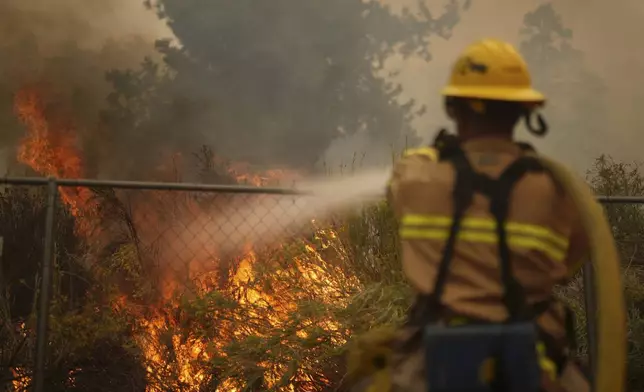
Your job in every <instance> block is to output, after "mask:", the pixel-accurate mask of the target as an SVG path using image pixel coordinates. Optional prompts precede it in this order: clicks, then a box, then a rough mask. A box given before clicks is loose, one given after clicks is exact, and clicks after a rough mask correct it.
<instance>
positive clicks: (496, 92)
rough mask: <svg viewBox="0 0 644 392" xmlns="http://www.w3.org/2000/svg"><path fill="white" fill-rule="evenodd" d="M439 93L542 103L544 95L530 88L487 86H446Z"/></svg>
mask: <svg viewBox="0 0 644 392" xmlns="http://www.w3.org/2000/svg"><path fill="white" fill-rule="evenodd" d="M441 94H442V95H444V96H446V97H457V98H474V99H490V100H494V101H509V102H529V103H544V102H545V101H546V97H545V96H544V95H543V94H542V93H540V92H539V91H537V90H534V89H531V88H519V89H517V88H507V87H489V86H467V87H457V86H447V87H445V88H444V89H443V90H442V91H441Z"/></svg>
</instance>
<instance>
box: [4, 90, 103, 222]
mask: <svg viewBox="0 0 644 392" xmlns="http://www.w3.org/2000/svg"><path fill="white" fill-rule="evenodd" d="M44 89H45V88H44V87H42V86H35V85H34V86H27V87H25V88H23V89H21V90H19V91H18V93H16V95H15V98H14V111H15V113H16V115H17V116H18V118H19V119H20V120H21V121H22V123H23V124H24V125H25V127H26V129H27V135H26V137H25V138H24V139H23V140H22V143H21V144H20V147H19V149H18V161H20V162H22V163H24V164H26V165H28V166H30V167H31V168H32V169H33V170H35V171H36V172H38V173H39V174H41V175H46V176H53V177H57V178H83V174H84V173H83V166H82V159H81V154H80V151H79V149H78V141H77V137H76V133H75V129H74V127H73V124H72V123H71V122H69V121H68V120H67V119H63V118H60V117H58V118H56V116H59V114H58V113H57V112H51V113H48V110H47V109H48V108H47V106H46V105H45V102H44V101H43V94H42V90H44ZM54 124H55V125H56V126H52V125H54ZM59 192H60V194H61V197H62V199H63V201H64V203H65V204H66V205H67V207H68V208H69V210H70V212H71V213H72V214H73V215H74V216H75V217H76V218H77V230H80V231H81V232H83V233H87V230H89V227H90V226H89V222H87V219H85V218H84V217H83V216H82V214H81V212H85V213H87V212H88V211H90V206H91V203H92V197H93V195H92V192H91V191H90V190H89V189H87V188H69V187H64V188H63V187H61V188H60V189H59Z"/></svg>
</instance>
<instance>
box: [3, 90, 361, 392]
mask: <svg viewBox="0 0 644 392" xmlns="http://www.w3.org/2000/svg"><path fill="white" fill-rule="evenodd" d="M45 96H46V93H45V92H44V90H43V89H42V88H41V87H38V86H27V87H25V88H23V89H22V90H20V91H19V92H18V93H17V94H16V96H15V112H16V114H17V116H18V117H19V118H20V120H21V121H22V123H23V124H24V125H25V127H26V130H27V135H26V137H25V138H24V139H23V141H22V144H21V146H20V148H19V151H18V159H19V160H20V161H21V162H23V163H25V164H27V165H29V166H30V167H31V168H32V169H33V170H34V171H36V172H37V173H39V174H41V175H47V176H55V177H61V178H82V177H83V175H84V174H85V173H84V172H83V159H82V155H81V152H80V150H79V147H78V140H77V134H76V131H75V129H74V126H73V124H72V122H71V121H69V120H68V119H61V118H60V113H59V112H56V108H53V109H52V111H51V112H50V111H49V109H50V108H48V107H47V105H46V104H45ZM63 120H64V121H63ZM166 166H167V167H169V166H172V165H166ZM227 169H228V171H229V174H231V175H232V176H234V177H235V178H236V179H237V181H238V182H239V183H243V184H252V185H256V186H266V185H275V184H276V183H278V182H280V180H286V181H287V182H288V181H294V179H295V178H296V175H294V174H293V173H292V172H289V171H286V170H277V169H276V170H270V171H263V172H256V173H253V172H251V171H249V166H248V165H245V164H242V163H236V164H231V165H229V166H228V168H227ZM60 194H61V198H62V200H63V202H64V204H65V205H66V207H67V208H68V209H69V210H70V211H71V212H72V214H74V216H75V217H77V224H78V233H79V235H81V236H83V235H84V236H87V235H88V228H89V227H90V226H92V225H96V223H97V221H96V220H94V221H92V220H91V219H95V218H96V217H95V216H94V215H92V213H91V212H92V211H93V210H94V209H95V205H94V204H93V203H95V201H94V200H95V198H94V195H93V194H92V192H91V191H90V190H89V189H87V188H62V189H61V190H60ZM164 203H165V204H167V203H171V204H172V205H173V210H177V211H188V212H190V214H192V215H193V216H197V215H199V214H203V213H204V211H200V208H201V207H199V205H198V203H195V202H194V200H192V199H190V198H188V197H185V196H182V195H179V194H178V193H175V194H168V193H165V194H164V193H163V192H154V193H149V194H147V196H146V200H145V203H141V204H140V205H138V208H139V211H140V216H141V217H142V218H141V219H140V220H139V221H136V220H135V222H134V223H135V224H136V225H137V230H138V231H139V233H140V234H141V235H143V236H145V235H146V233H156V232H155V231H154V230H152V229H154V228H155V227H156V226H162V225H163V223H162V221H163V217H162V216H161V215H159V214H158V212H157V213H156V215H155V211H154V210H153V209H150V208H149V206H150V205H154V204H158V205H165V204H164ZM177 206H179V207H180V208H179V207H177ZM206 212H207V213H210V212H211V211H206ZM91 217H94V218H91ZM135 218H136V216H135ZM320 233H321V234H323V235H324V236H326V237H330V238H332V237H334V235H335V233H334V232H332V231H320ZM103 235H108V234H107V233H103ZM189 246H190V249H183V253H184V254H186V255H187V256H186V257H187V258H193V259H194V260H190V261H191V262H194V263H193V264H191V265H196V268H191V270H190V279H192V280H193V281H197V282H198V287H199V291H200V292H199V293H197V295H203V294H206V293H208V292H210V291H212V290H213V289H214V288H215V286H216V283H215V282H216V281H217V278H218V277H217V272H216V271H215V270H213V269H211V268H208V267H204V264H205V262H207V261H208V260H203V258H202V259H197V257H196V256H194V255H197V254H199V255H202V256H203V255H204V254H207V255H208V256H207V257H208V258H210V259H211V260H210V262H216V261H219V260H213V259H218V258H220V257H223V255H219V254H217V247H218V244H212V243H204V242H203V241H202V242H196V243H193V244H191V245H189ZM206 248H207V249H206ZM168 249H169V248H168ZM204 250H205V251H206V252H205V253H204V252H203V251H204ZM174 251H175V252H178V251H179V250H177V249H175V250H174ZM321 254H322V253H321V252H320V249H316V247H315V246H313V245H311V244H309V245H307V246H306V251H305V257H306V258H307V259H309V261H313V262H305V261H304V260H295V264H296V265H297V267H296V269H298V271H297V273H298V274H299V275H298V276H300V277H301V279H300V284H301V285H303V286H307V285H308V286H310V287H309V289H310V291H311V292H313V293H314V294H315V295H316V296H318V298H323V299H324V298H327V299H328V301H329V302H333V301H336V302H337V301H338V297H339V296H338V295H337V293H334V290H335V291H337V290H338V288H337V284H334V283H333V282H332V281H331V278H330V277H329V276H328V275H329V272H328V271H326V270H325V269H324V268H322V267H316V266H315V265H316V263H318V264H319V265H325V260H324V259H323V257H322V256H321ZM165 256H167V257H168V258H173V257H176V256H177V255H176V254H169V255H163V254H162V255H159V257H161V258H164V257H165ZM256 261H257V254H256V251H255V250H254V249H253V244H246V251H245V252H243V253H242V255H241V257H239V258H238V260H237V262H236V263H235V269H234V271H233V273H232V275H231V278H230V279H229V280H228V284H227V286H226V287H224V288H223V289H222V288H221V287H220V288H219V289H220V290H222V291H223V292H224V293H227V295H228V296H230V298H235V299H236V300H237V301H238V303H239V304H241V305H249V306H250V307H248V308H246V309H247V310H248V309H252V310H251V311H252V312H255V313H258V314H256V315H255V316H256V317H257V318H258V319H262V320H264V322H263V325H264V327H263V328H264V330H260V328H259V327H255V326H253V325H240V324H236V323H235V318H233V319H232V320H231V321H230V325H226V324H225V323H222V324H221V325H220V329H221V331H220V332H219V335H220V336H222V339H223V340H225V339H236V338H238V337H240V336H253V335H257V336H260V335H262V334H263V333H265V329H266V328H276V329H279V328H281V327H282V326H283V322H284V320H285V319H287V318H288V315H289V312H292V311H293V310H294V309H295V308H296V305H295V301H296V300H297V298H292V297H289V296H282V295H279V296H276V295H271V294H268V293H265V292H262V290H261V289H258V288H256V287H250V288H249V286H248V284H247V283H248V282H249V281H252V280H253V279H254V278H255V276H254V272H253V265H254V264H255V263H256ZM99 262H100V261H99ZM213 264H216V263H213ZM168 265H169V264H168ZM161 272H162V273H161V275H162V276H163V277H164V284H163V286H162V289H161V291H162V293H161V294H162V295H161V303H158V304H155V307H154V308H152V309H150V311H146V312H140V311H139V310H135V307H133V306H132V307H131V306H129V303H130V302H131V299H130V298H129V297H128V295H127V294H125V293H124V294H123V295H120V296H118V299H117V300H115V302H114V303H113V304H112V306H113V308H114V309H117V310H118V311H124V312H129V313H130V314H132V315H134V316H136V317H137V320H138V321H137V324H138V326H137V330H138V331H141V332H140V333H139V336H137V341H138V344H139V346H140V348H141V350H142V352H143V354H144V356H145V359H146V361H147V371H148V373H149V384H148V387H147V390H148V391H149V392H156V391H161V388H158V387H156V386H155V383H154V379H155V377H156V376H157V374H156V373H157V372H158V371H159V369H166V370H167V369H172V370H173V371H174V372H176V373H178V374H180V377H179V381H180V383H181V390H184V391H195V392H196V391H200V390H203V387H204V385H203V383H204V382H205V380H206V379H207V374H206V369H205V368H204V367H203V366H199V365H198V364H197V363H198V362H199V361H208V360H209V358H210V356H211V355H212V350H213V347H214V349H221V348H222V347H223V346H224V345H225V344H226V343H227V342H226V341H215V342H211V341H207V340H206V339H204V338H202V337H199V336H196V335H193V334H191V333H187V336H188V337H187V338H186V337H185V332H186V331H183V332H184V333H183V334H182V335H184V336H181V335H180V334H175V335H173V336H172V338H171V342H170V343H171V345H172V348H173V351H174V353H175V358H174V360H173V361H172V363H168V361H167V359H166V358H165V357H164V355H163V354H162V350H161V349H160V347H162V346H163V345H162V344H161V340H162V339H163V336H162V335H163V334H164V332H165V331H167V330H172V329H173V328H177V327H178V326H179V321H178V320H176V319H174V318H173V311H172V310H173V309H177V308H178V307H179V303H178V301H177V300H176V296H175V295H174V293H175V292H176V290H177V289H178V288H179V287H180V286H181V284H182V283H181V281H180V280H179V279H178V278H177V276H176V274H175V273H174V272H173V271H171V270H170V269H168V270H166V271H161ZM197 273H199V274H197ZM347 281H349V283H350V284H355V282H353V283H351V282H350V279H348V280H347ZM347 281H345V282H344V284H347ZM143 313H144V314H143ZM246 316H248V315H246ZM318 322H319V321H318ZM319 323H320V325H319V327H320V328H324V329H325V330H328V331H339V326H338V325H336V324H335V323H334V322H333V321H332V320H330V319H328V320H325V321H322V322H319ZM298 335H302V336H303V335H306V333H305V332H303V331H299V332H298ZM333 343H334V344H337V345H341V344H343V343H344V339H343V338H342V334H341V333H338V334H337V337H336V338H334V339H333ZM166 345H167V343H166ZM256 365H257V366H259V367H262V368H264V369H267V370H272V371H269V372H267V375H266V376H265V382H266V383H267V384H268V387H271V386H272V385H275V383H276V382H277V381H278V377H279V373H280V369H277V368H276V366H277V365H275V364H269V363H262V362H261V361H258V363H257V364H256ZM278 367H279V366H278ZM303 368H304V367H303ZM14 372H20V369H15V370H14ZM70 377H73V375H70ZM295 378H296V380H295V381H294V382H296V381H300V382H302V381H306V380H309V381H310V379H311V375H307V374H304V373H303V371H299V372H298V373H297V375H296V376H295ZM320 381H323V380H319V379H318V380H316V382H320ZM238 385H239V382H238V380H235V378H234V377H231V378H230V379H229V380H224V382H223V384H220V386H219V388H218V391H220V392H234V391H237V390H239V389H238V388H239V387H238ZM293 385H294V384H293ZM293 385H290V386H289V387H288V388H286V389H284V390H287V391H295V389H294V388H295V387H294V386H293ZM298 390H302V389H298Z"/></svg>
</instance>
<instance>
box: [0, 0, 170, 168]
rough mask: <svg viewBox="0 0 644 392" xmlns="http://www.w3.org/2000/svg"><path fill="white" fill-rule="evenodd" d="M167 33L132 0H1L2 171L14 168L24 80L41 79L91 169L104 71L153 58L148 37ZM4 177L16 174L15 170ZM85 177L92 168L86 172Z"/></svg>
mask: <svg viewBox="0 0 644 392" xmlns="http://www.w3.org/2000/svg"><path fill="white" fill-rule="evenodd" d="M168 35H169V31H168V29H167V28H166V26H165V25H163V24H162V23H161V22H159V20H158V19H157V17H156V15H155V14H154V13H153V12H150V11H147V10H146V9H145V8H144V6H143V4H142V3H141V2H139V1H138V0H103V1H86V0H57V1H55V2H51V1H48V0H3V1H1V2H0V58H1V59H2V61H1V62H0V127H2V133H1V134H0V146H4V147H5V148H4V150H3V151H2V154H3V155H4V158H5V160H3V161H1V162H0V166H2V164H6V165H7V166H8V168H7V167H0V170H2V172H5V171H7V169H13V170H12V171H16V170H17V169H16V168H15V167H14V165H13V163H14V162H12V161H13V159H15V151H14V148H15V146H16V144H17V142H18V141H19V139H20V138H21V137H22V136H23V135H24V128H23V127H22V125H21V124H19V123H18V121H17V119H16V117H15V115H14V113H13V111H12V100H13V95H14V94H15V92H16V91H18V90H19V89H20V88H21V87H22V86H24V85H26V84H33V83H36V84H43V86H46V90H47V91H48V92H49V93H50V95H51V96H50V97H48V100H49V101H52V102H54V103H56V105H58V106H59V107H60V108H62V107H64V109H65V111H67V112H69V113H71V114H72V115H73V119H72V120H73V122H74V123H75V126H76V127H77V128H78V129H77V131H78V133H79V135H80V138H81V140H82V141H83V143H84V144H86V145H84V146H82V147H83V149H84V150H85V152H86V154H85V158H86V159H87V160H88V162H87V164H88V167H89V168H90V171H91V167H92V165H93V163H92V162H91V161H92V156H93V153H94V150H95V148H96V146H93V145H92V142H91V139H92V138H91V137H86V136H89V135H91V134H93V133H95V132H96V131H97V129H96V128H97V127H98V113H99V110H100V109H101V107H102V106H103V105H104V104H105V98H106V96H107V94H108V93H109V91H110V86H109V85H108V84H107V82H106V81H105V76H104V75H105V72H106V71H108V70H110V69H114V68H125V67H132V66H136V65H137V64H139V63H140V62H141V60H142V59H143V57H144V56H146V55H154V52H153V49H154V45H153V42H154V40H155V39H157V38H160V37H163V36H168ZM11 174H18V175H19V174H23V173H21V172H18V173H11ZM89 175H90V176H91V173H89Z"/></svg>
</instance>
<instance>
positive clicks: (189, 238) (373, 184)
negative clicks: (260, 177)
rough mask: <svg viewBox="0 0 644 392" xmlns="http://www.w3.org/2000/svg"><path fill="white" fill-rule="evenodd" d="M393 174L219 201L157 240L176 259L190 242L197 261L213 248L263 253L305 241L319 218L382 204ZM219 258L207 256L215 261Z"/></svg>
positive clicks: (360, 175)
mask: <svg viewBox="0 0 644 392" xmlns="http://www.w3.org/2000/svg"><path fill="white" fill-rule="evenodd" d="M389 171H390V170H389V168H383V169H378V170H363V171H359V172H355V173H353V174H352V175H349V176H344V175H343V176H339V175H338V176H329V177H324V178H317V179H310V180H308V181H306V182H304V183H302V184H300V185H299V186H298V187H297V188H296V189H297V190H298V191H300V192H301V193H302V194H301V195H258V196H254V197H252V196H251V197H248V195H246V197H240V198H231V199H230V201H229V202H228V203H226V204H225V205H222V204H221V203H219V204H217V203H215V204H213V206H212V207H211V208H210V209H208V208H206V209H204V210H203V211H202V212H200V213H199V214H198V215H196V216H195V215H194V214H184V215H181V216H180V217H179V219H177V220H176V221H174V222H173V225H174V226H173V227H172V229H171V230H164V232H165V233H170V234H169V235H167V236H164V237H163V238H161V239H160V240H158V239H157V240H156V242H157V243H160V244H163V245H162V246H163V247H164V248H161V249H160V253H161V254H166V255H172V257H174V258H176V257H177V256H175V255H179V254H181V253H182V252H181V250H182V249H185V248H186V244H190V245H192V246H191V247H190V250H191V252H189V254H188V255H187V256H186V257H187V258H191V257H194V254H195V253H198V252H203V251H204V250H207V249H213V248H214V249H216V250H217V252H219V256H221V255H222V254H223V255H234V254H240V253H241V252H243V251H244V250H245V246H247V245H248V244H252V245H253V247H254V248H255V249H258V248H261V247H263V246H270V245H273V244H276V243H282V242H283V241H284V240H287V239H288V238H289V237H292V236H298V237H301V236H302V234H303V233H305V232H306V231H307V230H310V229H311V222H312V221H314V220H315V221H318V223H322V221H324V220H328V219H331V218H332V217H333V215H334V214H337V213H338V212H341V211H348V210H351V209H353V208H359V207H360V206H361V205H364V203H365V202H373V201H374V200H381V199H382V196H383V192H384V189H385V186H386V183H387V180H388V177H389ZM322 225H323V223H322ZM195 245H196V246H195ZM214 254H215V253H214V252H213V253H212V254H210V255H207V256H210V259H212V258H213V257H215V256H213V255H214ZM202 256H203V255H202ZM203 259H204V260H208V257H204V258H203ZM167 261H168V262H173V263H174V262H176V260H174V261H173V260H167ZM180 261H182V262H184V263H186V262H188V261H190V260H180Z"/></svg>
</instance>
